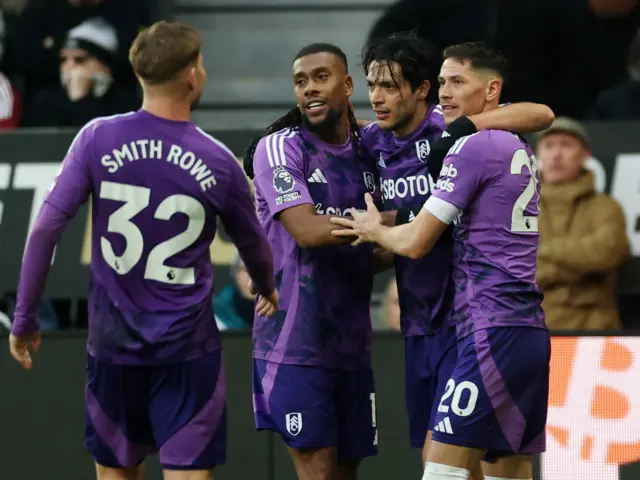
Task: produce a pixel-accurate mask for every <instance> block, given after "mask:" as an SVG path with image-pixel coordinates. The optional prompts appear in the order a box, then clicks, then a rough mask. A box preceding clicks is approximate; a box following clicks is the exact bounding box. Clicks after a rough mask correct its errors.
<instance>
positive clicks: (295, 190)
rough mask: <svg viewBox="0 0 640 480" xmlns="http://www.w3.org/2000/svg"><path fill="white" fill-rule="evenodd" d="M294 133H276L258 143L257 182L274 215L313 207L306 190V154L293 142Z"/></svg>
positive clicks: (259, 191) (256, 158) (254, 165)
mask: <svg viewBox="0 0 640 480" xmlns="http://www.w3.org/2000/svg"><path fill="white" fill-rule="evenodd" d="M292 135H294V134H293V133H289V134H287V133H285V132H282V133H275V134H273V135H269V136H267V137H265V138H263V139H262V140H260V142H259V143H258V146H257V147H256V151H255V154H254V156H253V170H254V172H255V179H254V183H255V185H256V190H257V191H258V193H259V194H261V195H262V197H263V198H264V200H265V201H266V203H267V205H268V206H269V212H270V213H271V216H275V215H277V214H278V213H280V212H282V211H283V210H286V209H287V208H291V207H296V206H298V205H303V204H305V203H310V204H313V199H312V198H311V195H310V194H309V190H308V188H307V180H306V176H305V168H304V155H303V154H302V152H301V151H300V149H299V148H298V147H297V146H295V145H294V144H293V142H291V141H290V139H291V138H292Z"/></svg>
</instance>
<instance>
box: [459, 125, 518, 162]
mask: <svg viewBox="0 0 640 480" xmlns="http://www.w3.org/2000/svg"><path fill="white" fill-rule="evenodd" d="M521 148H526V144H525V143H524V142H523V140H522V139H521V138H520V137H518V135H516V134H514V133H511V132H508V131H506V130H480V131H479V132H476V133H474V134H472V135H467V136H465V137H461V138H459V139H458V140H457V141H456V143H454V144H453V146H452V147H451V149H450V150H449V155H460V156H472V157H477V156H478V155H482V156H487V155H500V154H502V153H513V152H514V151H516V150H518V149H521Z"/></svg>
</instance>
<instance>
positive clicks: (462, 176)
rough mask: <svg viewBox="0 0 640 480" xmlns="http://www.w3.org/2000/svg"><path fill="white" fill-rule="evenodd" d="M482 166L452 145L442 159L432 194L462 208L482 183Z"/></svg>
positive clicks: (481, 163)
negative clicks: (442, 162)
mask: <svg viewBox="0 0 640 480" xmlns="http://www.w3.org/2000/svg"><path fill="white" fill-rule="evenodd" d="M463 138H465V137H463ZM461 140H462V139H461ZM483 167H484V165H483V162H481V161H478V160H477V159H472V158H470V155H468V154H466V153H465V152H464V151H463V150H462V151H459V152H456V145H454V146H453V147H452V148H451V150H450V151H449V154H448V155H447V156H446V157H445V159H444V164H443V166H442V170H441V171H440V176H439V177H438V181H437V182H436V188H435V190H434V192H433V196H434V197H436V198H439V199H441V200H444V201H445V202H448V203H450V204H451V205H454V206H456V207H458V208H459V209H461V210H464V209H465V208H467V205H468V204H469V203H470V201H471V200H472V199H473V197H474V196H475V195H476V193H477V192H478V189H479V187H480V186H481V185H482V182H483V175H484V168H483Z"/></svg>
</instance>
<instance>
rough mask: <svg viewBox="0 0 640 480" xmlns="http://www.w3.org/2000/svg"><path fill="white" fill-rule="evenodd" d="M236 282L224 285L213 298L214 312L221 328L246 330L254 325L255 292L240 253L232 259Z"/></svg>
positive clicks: (232, 269)
mask: <svg viewBox="0 0 640 480" xmlns="http://www.w3.org/2000/svg"><path fill="white" fill-rule="evenodd" d="M231 277H232V278H233V280H234V283H232V284H231V285H227V286H226V287H224V288H223V289H222V290H221V291H220V293H219V294H218V295H217V296H216V297H215V299H214V300H213V312H214V314H215V316H216V322H217V323H218V328H219V329H220V330H246V329H250V328H251V326H252V325H253V314H254V301H255V298H256V296H255V294H254V293H252V292H251V287H250V284H251V278H250V277H249V273H248V272H247V268H246V267H245V265H244V263H243V262H242V259H241V258H240V255H238V252H236V253H235V254H234V255H233V260H232V261H231Z"/></svg>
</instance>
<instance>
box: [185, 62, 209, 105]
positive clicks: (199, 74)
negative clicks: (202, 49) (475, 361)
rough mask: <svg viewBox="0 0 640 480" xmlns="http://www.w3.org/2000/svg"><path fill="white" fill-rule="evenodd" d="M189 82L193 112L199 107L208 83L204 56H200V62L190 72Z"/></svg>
mask: <svg viewBox="0 0 640 480" xmlns="http://www.w3.org/2000/svg"><path fill="white" fill-rule="evenodd" d="M187 82H188V84H189V88H190V90H191V93H190V98H191V110H193V109H194V108H196V107H197V106H198V103H199V102H200V97H202V90H203V89H204V85H205V83H207V71H206V70H205V68H204V62H203V58H202V54H200V56H199V57H198V61H197V62H196V64H195V65H194V67H193V68H192V69H191V70H190V71H189V73H188V79H187Z"/></svg>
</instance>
